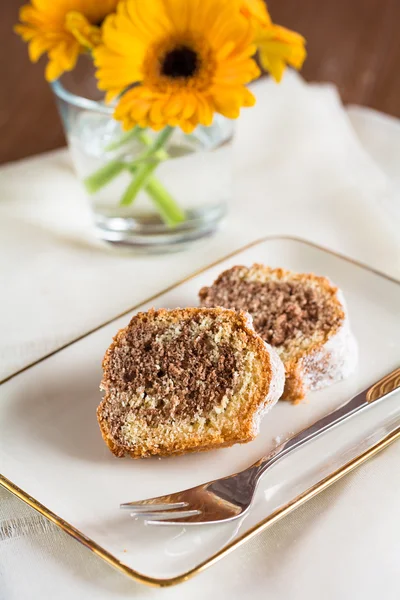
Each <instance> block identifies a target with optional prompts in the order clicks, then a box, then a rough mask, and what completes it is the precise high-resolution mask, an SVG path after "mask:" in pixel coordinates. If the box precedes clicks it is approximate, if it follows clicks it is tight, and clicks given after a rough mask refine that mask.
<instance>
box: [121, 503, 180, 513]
mask: <svg viewBox="0 0 400 600" xmlns="http://www.w3.org/2000/svg"><path fill="white" fill-rule="evenodd" d="M185 506H188V503H187V502H159V503H158V504H157V503H152V502H151V500H142V501H139V502H125V503H124V504H120V505H119V507H120V508H122V509H128V510H131V511H132V512H137V513H139V512H140V513H141V512H153V511H164V510H173V509H175V508H184V507H185Z"/></svg>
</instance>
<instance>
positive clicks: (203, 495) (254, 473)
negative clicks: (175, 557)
mask: <svg viewBox="0 0 400 600" xmlns="http://www.w3.org/2000/svg"><path fill="white" fill-rule="evenodd" d="M399 387H400V367H399V368H398V369H396V370H395V371H393V372H391V373H389V374H388V375H386V376H385V377H383V378H382V379H380V380H379V381H377V382H376V383H375V384H373V385H372V386H370V387H368V388H367V389H366V390H364V391H362V392H360V393H359V394H357V396H354V398H352V399H351V400H349V401H348V402H346V403H345V404H343V405H342V406H340V407H339V408H337V409H336V410H334V411H333V412H331V413H329V414H328V415H327V416H325V417H323V418H322V419H320V420H319V421H317V422H316V423H314V424H313V425H311V426H310V427H307V428H306V429H303V431H300V433H298V434H296V435H295V436H293V437H292V438H290V439H288V440H286V441H285V442H284V443H282V444H280V445H279V446H278V447H277V448H275V449H274V450H273V451H272V452H271V453H270V454H268V455H267V456H265V457H263V458H260V460H258V461H257V462H256V463H254V464H253V465H251V466H250V467H248V468H247V469H245V470H244V471H241V472H240V473H235V474H234V475H230V476H228V477H223V478H221V479H216V480H214V481H209V482H208V483H203V484H202V485H198V486H196V487H193V488H190V489H188V490H184V491H182V492H177V493H175V494H168V495H166V496H158V497H157V498H149V499H148V500H140V501H138V502H127V503H125V504H121V505H120V508H122V509H127V510H129V511H130V512H131V514H132V516H134V517H143V518H144V519H145V520H146V522H147V523H151V524H157V525H158V524H159V525H171V524H179V525H202V524H209V523H221V522H225V521H232V520H233V519H237V518H238V517H241V516H243V515H244V514H245V513H246V512H247V511H248V510H249V508H250V505H251V503H252V501H253V498H254V494H255V491H256V487H257V484H258V482H259V481H260V478H261V477H262V476H263V475H264V473H265V472H266V471H267V470H268V469H270V468H271V467H272V466H273V465H274V464H276V463H277V462H278V460H281V459H282V458H283V457H284V456H287V455H288V454H290V453H291V452H293V450H296V449H297V448H300V447H301V446H303V445H304V444H306V443H307V442H309V441H311V440H313V439H315V438H316V437H318V436H319V435H321V434H322V433H324V432H326V431H328V430H330V429H332V428H333V427H335V426H336V425H338V424H339V423H342V422H343V421H344V420H346V419H348V418H349V417H351V416H353V415H355V414H356V413H359V412H361V411H362V410H365V409H366V408H367V407H368V406H369V405H370V404H371V403H372V402H376V401H378V400H382V399H383V398H386V397H387V396H389V395H390V394H392V393H393V392H394V391H395V390H397V389H398V388H399Z"/></svg>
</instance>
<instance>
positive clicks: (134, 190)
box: [120, 161, 159, 206]
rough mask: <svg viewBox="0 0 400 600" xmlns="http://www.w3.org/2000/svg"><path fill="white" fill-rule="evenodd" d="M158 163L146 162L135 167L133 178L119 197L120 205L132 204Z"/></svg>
mask: <svg viewBox="0 0 400 600" xmlns="http://www.w3.org/2000/svg"><path fill="white" fill-rule="evenodd" d="M158 165H159V162H158V161H157V162H154V163H151V164H147V163H146V164H144V165H142V166H140V167H138V168H137V169H136V171H135V175H134V178H133V179H132V181H131V183H130V184H129V185H128V187H127V188H126V190H125V193H124V195H123V196H122V198H121V201H120V205H121V206H129V205H130V204H132V202H133V201H134V200H135V198H136V196H137V195H138V193H139V192H140V190H141V189H142V188H143V187H145V186H146V185H147V182H148V180H149V178H150V177H151V176H152V174H153V171H155V170H156V168H157V167H158Z"/></svg>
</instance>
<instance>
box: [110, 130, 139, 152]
mask: <svg viewBox="0 0 400 600" xmlns="http://www.w3.org/2000/svg"><path fill="white" fill-rule="evenodd" d="M140 132H141V127H139V125H135V127H133V128H132V129H130V130H129V131H125V133H123V134H122V135H121V137H120V138H118V140H116V141H115V142H111V144H108V145H107V146H106V147H105V148H104V150H105V151H106V152H111V151H112V150H118V148H120V147H121V146H124V145H125V144H126V143H127V142H130V141H132V140H135V139H136V138H139V135H140Z"/></svg>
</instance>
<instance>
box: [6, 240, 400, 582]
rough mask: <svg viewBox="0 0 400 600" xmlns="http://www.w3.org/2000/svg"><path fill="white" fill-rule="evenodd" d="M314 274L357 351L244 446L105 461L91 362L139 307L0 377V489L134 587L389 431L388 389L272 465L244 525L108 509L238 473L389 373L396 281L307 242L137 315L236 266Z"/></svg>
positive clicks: (394, 414) (267, 518)
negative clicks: (165, 523) (337, 379)
mask: <svg viewBox="0 0 400 600" xmlns="http://www.w3.org/2000/svg"><path fill="white" fill-rule="evenodd" d="M253 262H263V263H266V264H268V265H271V266H274V267H278V266H280V267H285V268H288V269H291V270H294V271H300V272H314V273H317V274H319V275H326V276H328V277H329V278H330V279H331V280H332V281H334V282H335V283H336V284H337V285H338V286H339V287H341V288H342V289H343V291H344V294H345V296H346V299H347V303H348V306H349V311H350V318H351V321H352V327H353V330H354V332H355V335H356V337H357V340H358V344H359V348H360V360H359V366H358V369H357V371H356V373H355V374H354V375H353V376H352V377H351V378H349V379H348V380H347V381H344V382H342V383H339V384H337V385H335V386H332V387H330V388H328V389H326V390H322V391H320V392H315V393H312V394H310V395H309V398H308V399H307V402H305V403H303V404H300V405H298V406H293V405H291V404H289V403H286V402H280V403H278V405H277V406H276V407H275V408H274V409H273V411H271V413H269V414H268V415H267V416H266V418H265V419H264V421H263V423H262V426H261V432H260V435H259V436H258V438H257V439H256V440H255V441H254V442H252V443H250V444H247V445H242V446H234V447H232V448H227V449H223V450H217V451H212V452H205V453H201V454H191V455H187V456H181V457H175V458H169V459H162V460H161V459H158V460H157V459H148V460H142V461H140V460H139V461H133V460H130V459H117V458H115V457H114V456H113V455H112V454H111V453H110V452H109V450H108V448H107V447H106V446H105V444H104V442H103V441H102V439H101V436H100V432H99V428H98V425H97V421H96V407H97V405H98V403H99V402H100V399H101V396H100V392H99V382H100V379H101V361H102V357H103V355H104V352H105V350H106V348H107V347H108V346H109V344H110V342H111V338H112V336H113V335H114V334H115V333H116V331H117V330H118V329H119V328H121V327H124V326H125V325H126V324H127V323H128V321H129V318H130V317H131V315H132V314H134V313H135V312H137V310H138V309H139V307H136V309H135V310H132V311H131V312H130V313H126V314H125V315H124V316H122V317H118V318H117V319H116V320H114V321H113V322H112V323H109V324H107V325H105V326H102V327H100V328H99V329H97V330H96V331H95V332H93V333H91V334H90V335H87V336H85V337H83V338H82V339H80V340H79V341H77V342H75V343H72V344H70V345H69V346H67V347H65V348H64V349H62V350H61V351H58V352H55V353H53V354H52V355H51V356H49V357H46V358H45V359H43V360H41V361H39V362H38V363H36V364H35V365H34V366H32V367H30V368H28V369H25V370H24V371H23V372H20V373H19V374H17V375H16V376H14V377H11V378H9V379H8V380H7V381H5V382H4V383H3V384H2V386H1V388H0V469H1V471H2V474H3V475H2V476H0V484H1V485H3V486H4V487H6V488H7V489H9V490H11V491H12V492H14V493H15V494H17V495H18V496H19V497H20V498H22V499H23V500H24V501H26V502H28V503H29V504H30V505H31V506H33V507H34V508H36V509H37V510H39V511H40V512H41V513H42V514H44V515H46V516H47V517H49V518H50V519H51V520H52V521H54V522H55V523H56V524H57V525H59V526H60V527H62V528H63V529H64V530H66V531H67V532H68V533H70V534H71V535H73V536H74V537H76V538H78V539H79V540H80V541H81V542H83V543H84V544H85V545H87V546H88V547H89V548H91V549H92V550H93V551H94V552H96V553H97V554H98V555H100V556H101V557H102V558H103V559H105V560H106V561H108V562H109V563H111V564H113V565H114V566H115V567H117V568H119V569H120V570H122V571H124V572H125V573H126V574H128V575H130V576H131V577H133V578H134V579H136V580H138V581H141V582H143V583H151V584H153V585H154V584H155V585H171V584H173V583H178V582H180V581H183V580H184V579H186V578H187V577H189V576H191V575H193V574H195V573H198V572H199V571H200V570H202V569H204V568H205V567H207V566H209V565H210V564H212V563H213V562H215V560H216V559H217V558H221V557H222V556H224V555H225V554H226V553H227V552H229V551H231V550H233V549H234V548H235V547H237V546H238V545H239V544H241V543H243V542H244V541H246V540H247V539H250V537H252V536H253V535H255V533H257V532H258V531H261V530H262V529H264V528H265V527H267V526H268V525H271V524H272V523H273V522H275V521H276V520H277V519H278V518H280V517H282V516H284V515H285V514H287V513H288V512H289V511H290V510H293V509H294V508H295V507H296V506H298V505H299V504H301V503H302V502H304V501H306V500H307V499H308V498H310V497H312V496H313V495H315V494H316V493H318V492H319V491H321V490H322V489H324V488H325V487H327V485H329V484H330V483H333V482H334V481H336V480H337V479H338V478H339V477H341V476H342V475H344V474H346V473H347V472H348V471H349V470H350V469H352V468H354V467H356V466H358V464H361V462H363V461H364V460H366V459H367V458H368V457H369V456H371V455H373V454H374V453H376V452H377V451H378V450H380V449H382V448H384V447H385V446H386V445H387V444H388V443H390V442H391V441H393V440H394V439H397V438H398V437H400V402H399V397H400V395H399V394H398V393H396V394H393V395H392V396H391V397H389V398H388V399H386V400H384V401H382V402H380V403H378V404H375V405H372V406H371V407H370V408H369V409H368V410H367V411H366V413H365V414H362V415H359V416H356V417H353V418H352V419H350V420H349V421H348V422H347V423H345V424H343V425H341V426H339V427H337V428H336V429H334V430H333V431H332V432H330V433H327V434H325V435H324V436H322V437H321V438H320V439H318V440H316V441H314V442H312V443H311V444H309V445H308V446H305V447H304V448H302V449H300V450H298V451H297V452H296V453H294V454H293V455H292V456H290V457H288V458H286V459H285V460H284V461H282V462H281V463H278V464H277V465H276V466H275V467H274V469H272V470H271V472H269V473H268V474H267V475H266V476H265V477H264V479H263V480H262V482H261V484H260V487H259V489H258V492H257V496H256V499H255V502H254V505H253V506H252V508H251V511H250V513H249V515H248V516H247V517H245V518H244V519H242V520H240V521H237V522H234V523H227V524H225V525H214V526H206V527H198V526H194V527H188V528H186V529H185V528H183V527H180V526H175V527H151V526H145V525H143V523H141V522H139V521H135V520H133V519H132V518H131V517H130V516H129V513H127V512H126V511H120V510H119V504H120V503H121V502H127V501H130V500H138V499H142V498H146V497H151V496H158V495H160V494H166V493H169V492H173V491H177V490H179V489H183V488H187V487H191V486H194V485H197V484H199V483H202V482H204V481H208V480H210V479H214V478H216V477H220V476H224V475H228V474H231V473H233V472H236V471H238V470H239V469H242V468H245V467H246V466H248V465H249V464H251V463H252V462H253V461H255V460H256V459H258V458H259V457H260V456H262V455H264V454H266V453H267V452H269V451H270V450H271V449H272V448H273V447H274V446H275V445H276V444H277V442H278V441H279V440H282V439H284V438H286V437H288V436H290V435H292V434H293V433H295V432H297V431H299V430H300V429H303V428H304V427H306V426H308V425H309V424H311V423H312V422H314V421H315V420H316V419H318V418H319V417H321V416H323V415H324V414H326V413H328V412H329V411H330V410H332V409H333V408H335V407H337V406H338V405H339V404H341V403H343V402H344V401H346V400H347V399H349V398H350V397H351V396H352V395H354V394H355V393H356V392H358V391H360V390H361V389H363V388H365V387H367V386H368V385H369V384H371V383H373V382H374V381H375V380H377V379H378V378H380V377H381V376H383V375H385V374H386V373H388V372H389V371H391V370H393V369H395V368H396V367H398V366H399V358H400V320H399V306H400V285H399V282H396V281H395V280H393V279H390V278H388V277H386V276H384V275H381V274H379V273H377V272H374V271H372V270H371V269H369V268H367V267H364V266H362V265H359V264H357V263H355V262H353V261H351V260H349V259H346V258H344V257H341V256H338V255H336V254H333V253H332V252H330V251H327V250H324V249H322V248H319V247H317V246H315V245H312V244H310V243H308V242H304V241H301V240H296V239H290V238H269V239H265V240H262V241H260V242H256V243H254V244H252V245H250V246H248V247H247V248H245V249H242V250H239V251H238V252H237V253H235V254H234V255H231V256H230V257H228V258H226V259H223V260H222V261H219V262H218V263H217V264H214V265H213V266H211V267H208V268H206V269H204V270H203V271H202V272H201V273H197V274H195V275H194V276H192V277H190V278H188V279H187V280H185V281H184V282H182V283H180V284H178V285H176V286H174V287H173V288H171V289H169V290H168V291H166V292H164V293H161V294H160V295H159V296H157V297H156V298H153V299H152V300H151V301H150V302H148V303H145V304H142V305H141V306H140V310H147V309H148V308H150V307H152V306H153V307H156V308H160V307H164V308H174V307H177V306H181V307H182V306H196V305H197V304H198V300H197V292H198V290H199V289H200V288H201V287H202V286H203V285H206V284H210V283H211V282H212V281H213V280H214V279H215V277H216V276H217V275H218V273H219V272H220V271H222V270H224V269H226V268H229V267H231V266H233V265H235V264H246V265H250V264H252V263H253Z"/></svg>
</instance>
